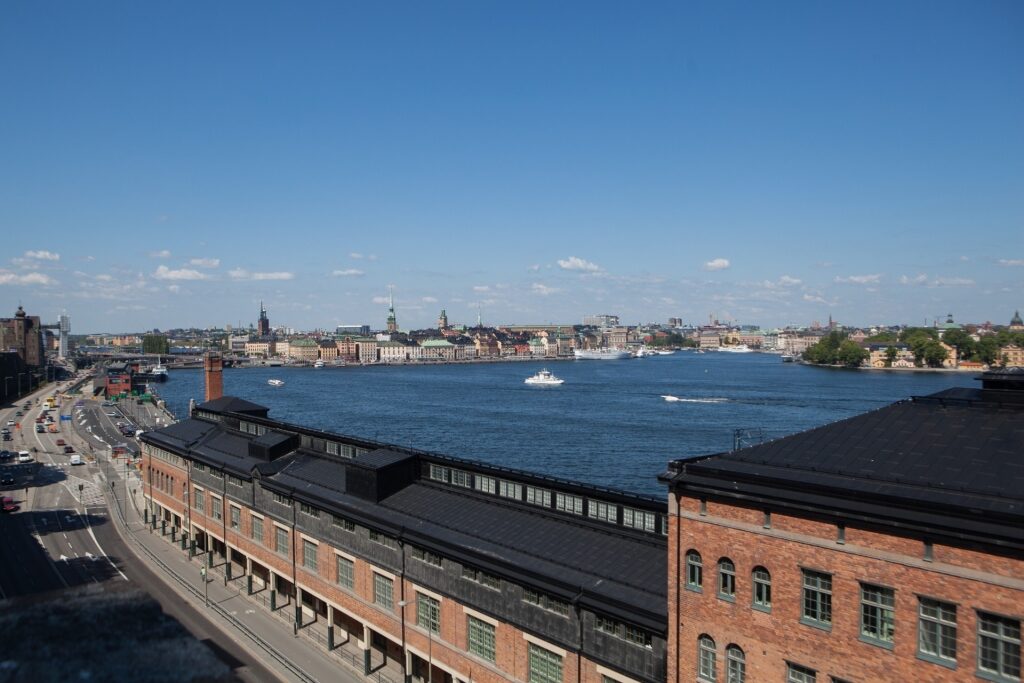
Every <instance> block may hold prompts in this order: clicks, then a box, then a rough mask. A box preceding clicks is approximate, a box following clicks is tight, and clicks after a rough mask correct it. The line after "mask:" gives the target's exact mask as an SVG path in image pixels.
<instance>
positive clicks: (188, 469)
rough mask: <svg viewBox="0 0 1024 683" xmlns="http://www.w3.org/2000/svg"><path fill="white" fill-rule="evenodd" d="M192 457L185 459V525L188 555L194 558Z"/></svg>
mask: <svg viewBox="0 0 1024 683" xmlns="http://www.w3.org/2000/svg"><path fill="white" fill-rule="evenodd" d="M191 497H192V459H191V458H189V459H188V460H186V461H185V496H184V499H185V500H184V502H185V525H186V526H187V527H188V557H189V559H190V560H191V559H192V544H193V543H195V539H194V537H193V536H192V505H191V502H190V501H191Z"/></svg>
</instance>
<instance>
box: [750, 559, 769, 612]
mask: <svg viewBox="0 0 1024 683" xmlns="http://www.w3.org/2000/svg"><path fill="white" fill-rule="evenodd" d="M762 572H763V574H764V575H763V576H760V575H759V573H762ZM750 582H751V584H752V596H751V606H752V607H753V608H754V609H756V610H760V611H762V612H771V611H772V574H771V572H770V571H768V568H767V567H763V566H761V565H758V566H756V567H754V568H753V570H751V572H750ZM759 593H760V597H759V595H758V594H759Z"/></svg>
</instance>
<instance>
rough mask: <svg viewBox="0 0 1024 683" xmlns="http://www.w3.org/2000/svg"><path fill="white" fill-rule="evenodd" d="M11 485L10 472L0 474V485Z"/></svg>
mask: <svg viewBox="0 0 1024 683" xmlns="http://www.w3.org/2000/svg"><path fill="white" fill-rule="evenodd" d="M13 483H14V475H13V474H11V473H10V472H4V473H3V474H0V484H2V485H3V486H10V485H11V484H13Z"/></svg>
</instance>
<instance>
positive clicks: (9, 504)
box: [0, 496, 19, 512]
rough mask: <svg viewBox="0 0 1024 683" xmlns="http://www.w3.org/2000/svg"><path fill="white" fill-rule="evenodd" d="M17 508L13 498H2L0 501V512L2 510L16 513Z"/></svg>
mask: <svg viewBox="0 0 1024 683" xmlns="http://www.w3.org/2000/svg"><path fill="white" fill-rule="evenodd" d="M18 507H19V506H18V504H17V503H15V502H14V499H13V498H9V497H7V496H4V497H3V498H2V499H0V510H3V511H4V512H17V511H18Z"/></svg>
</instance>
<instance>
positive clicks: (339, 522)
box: [331, 515, 356, 531]
mask: <svg viewBox="0 0 1024 683" xmlns="http://www.w3.org/2000/svg"><path fill="white" fill-rule="evenodd" d="M331 524H333V525H334V526H340V527H341V528H342V529H344V530H345V531H355V530H356V523H355V522H353V521H352V520H350V519H345V518H344V517H339V516H337V515H331Z"/></svg>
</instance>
